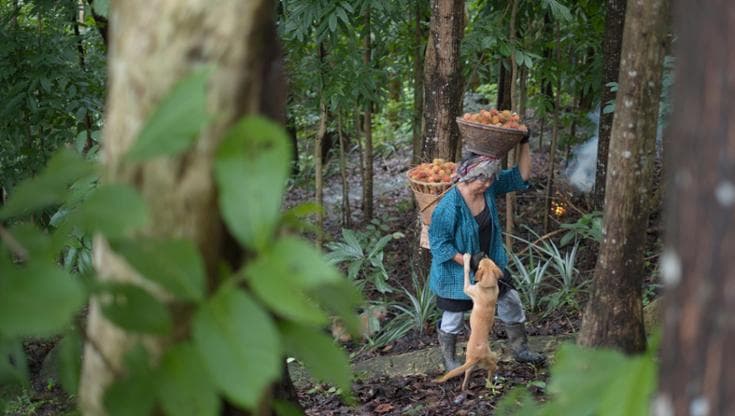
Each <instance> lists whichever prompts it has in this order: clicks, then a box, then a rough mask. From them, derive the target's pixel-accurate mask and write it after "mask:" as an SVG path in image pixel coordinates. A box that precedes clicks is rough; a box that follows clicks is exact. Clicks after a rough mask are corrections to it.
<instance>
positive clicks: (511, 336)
mask: <svg viewBox="0 0 735 416" xmlns="http://www.w3.org/2000/svg"><path fill="white" fill-rule="evenodd" d="M505 332H506V333H507V334H508V344H509V345H510V349H511V350H512V351H513V358H515V360H516V361H518V362H519V363H531V364H535V365H539V364H543V363H544V362H545V361H546V357H544V356H543V354H539V353H537V352H533V351H529V350H528V337H527V336H526V325H525V324H524V323H523V322H521V323H517V324H505Z"/></svg>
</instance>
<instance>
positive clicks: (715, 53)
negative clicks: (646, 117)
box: [654, 0, 735, 416]
mask: <svg viewBox="0 0 735 416" xmlns="http://www.w3.org/2000/svg"><path fill="white" fill-rule="evenodd" d="M674 11H675V21H674V25H675V33H677V35H678V38H677V42H676V47H677V51H676V56H677V57H678V58H677V70H676V71H677V72H676V73H677V75H676V76H677V79H680V80H685V82H677V83H676V84H675V85H674V103H675V105H674V114H673V115H672V117H671V120H672V122H671V126H670V127H671V128H670V130H669V132H670V135H668V136H667V144H668V145H670V146H668V147H667V150H666V153H665V162H664V163H665V166H666V192H665V198H666V202H665V207H666V210H667V211H666V212H667V219H666V231H667V236H666V238H665V243H664V250H663V255H662V260H661V272H662V276H661V277H662V281H663V283H664V284H665V287H666V292H665V297H664V299H665V319H664V332H663V340H662V343H661V345H662V347H661V348H662V351H661V366H660V374H659V379H660V380H661V382H660V384H659V394H658V397H657V400H656V401H655V404H656V405H655V406H654V409H655V411H654V414H655V415H656V416H664V415H675V416H677V415H690V414H708V415H732V414H735V401H734V400H733V398H735V377H734V375H735V373H734V372H733V365H732V361H730V355H731V354H732V351H733V345H735V325H734V324H733V321H732V318H731V317H732V316H734V315H735V296H733V284H735V256H733V253H735V221H734V220H735V186H734V185H733V184H735V129H733V125H732V124H733V122H734V120H735V100H734V97H735V79H733V77H732V73H733V71H734V70H735V64H734V63H733V60H732V57H731V55H730V54H729V53H724V51H727V50H728V48H730V43H729V40H728V39H730V34H732V33H733V32H735V25H733V23H734V22H733V13H735V4H733V3H731V2H728V1H723V0H718V1H713V2H708V3H702V4H697V3H690V2H686V1H677V2H676V7H675V9H674ZM669 140H670V141H669Z"/></svg>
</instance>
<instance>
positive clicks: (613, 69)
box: [593, 0, 626, 211]
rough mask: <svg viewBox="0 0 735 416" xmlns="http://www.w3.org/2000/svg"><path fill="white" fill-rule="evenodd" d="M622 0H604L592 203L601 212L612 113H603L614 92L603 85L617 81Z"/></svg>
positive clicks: (621, 27) (622, 11)
mask: <svg viewBox="0 0 735 416" xmlns="http://www.w3.org/2000/svg"><path fill="white" fill-rule="evenodd" d="M625 3H626V2H625V0H607V7H606V16H605V38H604V39H603V41H602V60H603V63H602V66H603V69H602V72H603V73H602V100H601V102H600V130H599V134H598V139H597V173H596V174H595V189H594V196H593V199H594V200H593V204H594V207H595V209H596V210H599V211H602V208H603V206H604V203H605V175H606V174H607V157H608V151H609V148H610V131H611V130H612V123H613V113H607V114H605V112H604V109H605V105H606V104H607V103H608V102H609V101H611V100H614V99H615V93H614V92H612V91H610V87H608V86H607V84H608V83H610V82H618V70H619V69H620V49H621V46H622V44H623V25H624V23H625Z"/></svg>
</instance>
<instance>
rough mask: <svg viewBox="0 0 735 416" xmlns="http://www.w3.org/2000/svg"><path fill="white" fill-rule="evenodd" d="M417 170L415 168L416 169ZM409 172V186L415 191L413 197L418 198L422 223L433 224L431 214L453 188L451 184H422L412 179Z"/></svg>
mask: <svg viewBox="0 0 735 416" xmlns="http://www.w3.org/2000/svg"><path fill="white" fill-rule="evenodd" d="M414 169H415V168H414ZM412 171H413V169H411V170H409V171H408V173H407V176H408V186H409V187H410V188H411V190H412V191H413V196H414V197H415V198H416V203H417V204H418V205H419V212H420V213H421V221H422V222H423V223H424V224H426V225H429V224H431V214H432V213H433V212H434V208H435V207H436V203H437V202H439V200H440V199H441V197H442V196H444V194H445V193H446V191H448V190H449V189H450V188H451V187H452V183H451V182H439V183H432V182H421V181H417V180H416V179H412V178H411V172H412Z"/></svg>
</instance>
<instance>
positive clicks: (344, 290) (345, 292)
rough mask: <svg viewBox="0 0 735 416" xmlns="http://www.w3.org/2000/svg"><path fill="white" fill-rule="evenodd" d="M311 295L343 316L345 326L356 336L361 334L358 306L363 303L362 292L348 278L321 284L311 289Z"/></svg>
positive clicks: (330, 309) (325, 306)
mask: <svg viewBox="0 0 735 416" xmlns="http://www.w3.org/2000/svg"><path fill="white" fill-rule="evenodd" d="M309 294H310V295H311V297H312V298H313V299H314V300H316V301H317V302H318V303H319V305H321V306H322V307H323V308H325V309H327V310H329V311H331V312H332V313H334V314H335V315H337V316H339V317H340V318H342V322H343V323H344V325H345V328H347V330H348V331H349V332H350V334H352V335H354V336H359V335H360V331H361V328H360V320H359V319H358V317H357V313H356V312H355V311H356V310H357V307H358V306H359V305H361V304H362V296H361V294H360V292H359V291H358V290H357V289H356V288H355V286H353V285H352V283H351V282H349V281H348V280H346V279H340V280H338V281H336V282H334V283H328V284H323V285H320V286H319V287H318V288H317V289H315V290H311V291H309Z"/></svg>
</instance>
